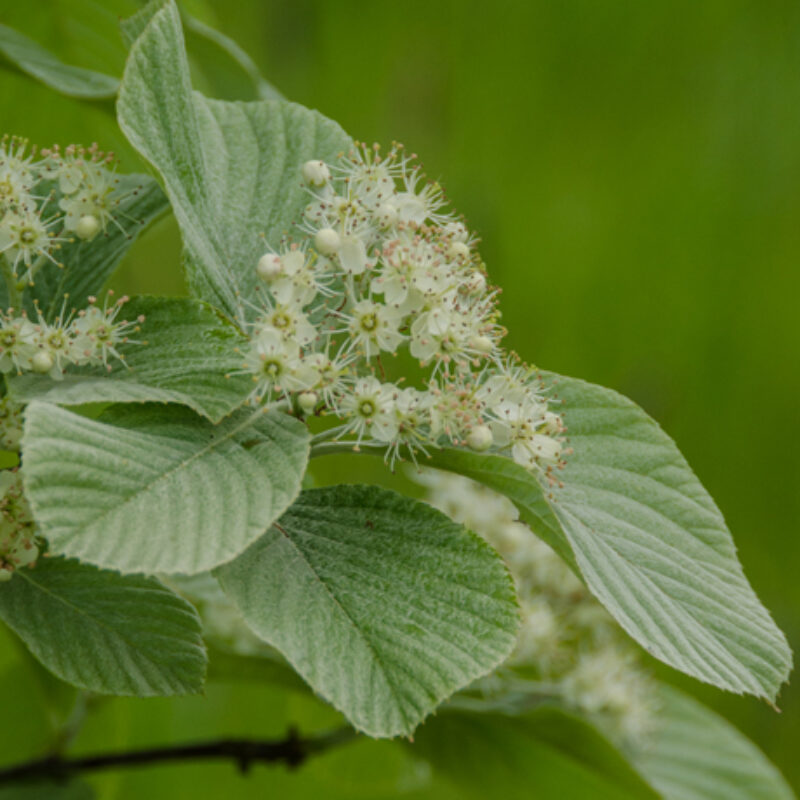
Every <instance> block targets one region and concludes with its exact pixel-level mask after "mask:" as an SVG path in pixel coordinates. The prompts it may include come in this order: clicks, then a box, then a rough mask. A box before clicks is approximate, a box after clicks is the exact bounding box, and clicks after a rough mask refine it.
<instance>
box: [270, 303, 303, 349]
mask: <svg viewBox="0 0 800 800" xmlns="http://www.w3.org/2000/svg"><path fill="white" fill-rule="evenodd" d="M255 328H256V336H259V335H260V334H261V332H264V331H267V330H270V329H271V330H273V331H275V332H276V333H278V334H279V335H280V336H283V337H284V338H286V339H292V340H294V341H295V342H296V343H297V344H299V345H308V344H311V342H313V341H314V339H315V338H316V336H317V329H316V328H315V327H314V325H312V324H311V323H310V322H309V321H308V317H306V315H305V314H304V313H303V312H302V311H301V310H300V306H299V304H297V303H292V304H291V305H286V304H284V303H276V304H275V305H274V306H273V307H272V308H267V310H266V312H265V313H264V314H263V316H261V317H260V319H259V320H258V322H257V323H256V325H255Z"/></svg>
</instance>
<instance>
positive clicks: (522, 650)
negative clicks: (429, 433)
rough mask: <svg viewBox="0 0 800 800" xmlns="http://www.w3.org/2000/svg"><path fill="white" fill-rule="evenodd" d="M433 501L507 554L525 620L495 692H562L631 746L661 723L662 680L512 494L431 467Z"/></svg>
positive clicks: (489, 686) (491, 687)
mask: <svg viewBox="0 0 800 800" xmlns="http://www.w3.org/2000/svg"><path fill="white" fill-rule="evenodd" d="M414 477H415V478H416V479H417V480H419V481H420V482H421V483H423V484H424V485H425V486H427V490H428V492H427V500H428V502H430V503H431V504H432V505H434V506H435V507H437V508H438V509H440V510H441V511H443V512H444V513H445V514H447V515H448V516H450V517H451V518H452V519H454V520H456V521H457V522H461V523H463V524H465V525H466V526H467V527H468V528H470V530H473V531H475V533H478V534H479V535H481V536H483V537H484V538H485V539H486V540H487V541H488V542H489V544H491V545H492V546H493V547H494V548H495V549H496V550H497V551H498V552H499V553H500V555H501V556H502V557H503V559H504V560H505V561H506V564H507V565H508V567H509V570H510V571H511V574H512V576H513V578H514V581H515V583H516V587H517V594H518V597H519V601H520V605H521V609H522V626H521V629H520V633H519V638H518V641H517V646H516V649H515V651H514V653H513V654H512V656H511V657H510V659H509V660H508V661H507V662H506V664H505V665H504V666H503V667H502V668H501V669H500V671H499V672H498V673H497V674H496V675H495V676H493V677H492V678H491V679H489V680H487V681H486V682H485V683H484V690H485V691H487V692H488V693H490V694H494V693H502V692H503V691H504V690H507V689H508V688H509V687H513V690H514V691H522V692H527V693H529V694H532V695H534V696H535V695H537V694H541V695H543V696H546V697H553V696H556V697H558V698H559V699H560V700H561V701H562V702H564V703H565V704H566V705H567V706H569V707H571V708H574V709H575V710H577V711H579V712H581V713H583V714H586V715H587V716H589V717H590V718H591V719H593V720H594V721H595V722H596V723H597V724H598V725H599V726H600V727H602V728H603V729H604V730H605V731H606V732H607V733H608V734H609V735H610V736H612V737H613V738H615V739H617V740H618V741H620V742H622V743H624V744H628V745H631V746H636V745H641V744H642V742H643V741H646V738H647V735H648V733H650V732H651V731H652V729H653V727H654V725H655V720H656V717H655V715H656V712H657V710H658V703H657V699H656V694H655V686H654V684H653V682H652V680H651V678H650V677H649V675H648V674H647V673H646V672H645V670H644V669H643V668H642V667H641V666H640V664H639V663H638V661H637V653H636V651H635V649H634V648H633V647H632V646H631V645H630V643H629V642H628V641H627V640H626V639H625V637H624V635H623V634H622V631H621V630H620V628H619V626H618V625H617V624H616V623H615V622H614V620H613V619H612V618H611V617H610V616H609V615H608V614H607V613H606V611H605V610H604V609H603V608H602V607H601V606H600V604H599V603H598V602H597V601H596V600H595V599H594V598H593V597H592V596H591V595H590V594H589V592H588V590H587V589H586V587H585V586H584V585H583V584H582V583H581V581H580V580H579V579H578V578H577V577H576V576H575V575H574V574H573V573H572V571H571V570H570V569H569V567H567V566H566V564H565V563H564V562H563V561H562V560H561V558H559V556H558V555H556V553H555V552H553V550H552V549H551V548H550V547H548V546H547V545H546V544H544V542H542V541H541V540H539V539H538V538H536V537H535V536H534V535H533V534H532V533H531V531H530V530H529V529H528V528H527V527H526V526H525V525H523V524H522V523H521V522H519V521H518V518H517V513H516V509H515V508H514V506H513V505H512V504H511V503H510V501H508V500H507V499H506V498H504V497H502V496H501V495H498V494H497V493H495V492H493V491H491V490H489V489H487V488H485V487H483V486H481V485H479V484H476V483H474V482H473V481H471V480H469V479H468V478H463V477H461V476H458V475H451V474H447V473H444V472H438V471H433V470H425V471H424V472H422V473H420V474H418V475H417V474H415V476H414Z"/></svg>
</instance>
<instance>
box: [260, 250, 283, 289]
mask: <svg viewBox="0 0 800 800" xmlns="http://www.w3.org/2000/svg"><path fill="white" fill-rule="evenodd" d="M282 272H283V264H282V263H281V259H280V256H276V255H275V254H274V253H265V254H264V255H263V256H261V258H259V259H258V264H257V265H256V274H257V275H258V277H259V278H261V280H262V281H265V282H266V283H269V282H270V281H274V280H275V278H277V277H278V275H280V274H281V273H282Z"/></svg>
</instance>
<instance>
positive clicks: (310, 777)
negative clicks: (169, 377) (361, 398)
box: [0, 0, 800, 800]
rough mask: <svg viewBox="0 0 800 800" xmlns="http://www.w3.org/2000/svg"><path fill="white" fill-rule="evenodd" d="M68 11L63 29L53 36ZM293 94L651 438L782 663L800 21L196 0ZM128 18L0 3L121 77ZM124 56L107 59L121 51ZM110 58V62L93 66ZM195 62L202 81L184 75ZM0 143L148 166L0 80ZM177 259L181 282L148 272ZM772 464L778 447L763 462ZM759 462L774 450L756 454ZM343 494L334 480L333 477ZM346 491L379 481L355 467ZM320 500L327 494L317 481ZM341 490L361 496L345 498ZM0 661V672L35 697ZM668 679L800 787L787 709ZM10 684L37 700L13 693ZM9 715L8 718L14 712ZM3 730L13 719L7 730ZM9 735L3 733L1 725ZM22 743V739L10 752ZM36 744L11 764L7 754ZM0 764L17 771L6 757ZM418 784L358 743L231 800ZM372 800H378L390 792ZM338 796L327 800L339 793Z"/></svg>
mask: <svg viewBox="0 0 800 800" xmlns="http://www.w3.org/2000/svg"><path fill="white" fill-rule="evenodd" d="M67 7H68V9H69V12H70V15H71V17H72V21H71V22H70V21H67V20H66V18H65V15H63V14H60V13H59V12H60V11H61V10H63V9H64V8H67ZM186 7H187V8H190V9H191V11H192V13H194V14H195V15H196V16H198V17H199V18H200V19H202V20H203V21H205V22H209V23H213V24H214V25H215V26H217V27H218V28H219V29H220V30H221V31H222V32H223V33H225V34H227V35H229V36H231V37H232V38H233V39H235V40H236V41H237V42H238V43H240V44H241V45H242V46H243V48H244V49H245V50H246V51H247V52H248V53H249V54H250V55H251V56H252V57H253V58H254V60H255V62H256V64H257V65H258V66H259V67H260V68H261V70H262V73H263V74H264V75H265V76H266V77H267V78H268V79H269V81H270V82H271V83H273V84H274V85H275V86H276V87H277V88H278V89H279V90H280V91H281V92H282V93H283V94H284V95H285V96H287V97H290V98H292V99H294V100H297V101H299V102H301V103H303V104H305V105H308V106H310V107H313V108H319V109H320V110H321V111H322V112H323V113H325V114H327V115H329V116H331V117H333V118H335V119H337V120H338V121H339V122H341V123H342V125H343V127H344V128H345V129H346V130H348V131H349V132H351V133H352V134H353V135H354V136H356V137H357V138H360V139H363V140H366V141H371V140H373V139H374V140H378V141H382V142H386V143H388V142H389V141H391V140H392V139H399V140H401V141H404V142H405V143H406V144H407V145H408V146H409V148H410V149H413V150H415V151H417V152H419V153H420V154H421V156H422V157H423V160H424V162H425V164H426V165H427V167H428V169H429V172H430V173H431V175H432V177H435V178H440V177H441V178H442V179H444V181H445V185H446V186H447V189H448V192H449V195H450V197H451V199H452V200H453V202H454V204H455V205H456V207H457V208H459V209H460V210H461V211H463V212H464V213H465V214H466V215H467V217H468V218H469V220H470V222H471V224H472V226H473V227H475V228H476V229H478V230H479V231H480V233H481V234H482V236H483V238H484V244H483V247H482V251H483V255H484V257H485V258H486V261H487V264H488V267H489V271H490V274H491V275H492V276H493V277H494V278H495V280H496V281H497V282H498V283H500V284H501V285H503V287H504V289H505V293H504V296H503V302H502V308H503V310H504V312H505V315H506V322H507V324H508V326H509V328H510V330H511V331H512V334H511V336H510V340H511V341H510V342H509V343H510V345H511V346H513V347H515V348H516V349H517V350H519V352H520V353H521V355H522V356H523V357H525V358H528V359H535V360H536V362H537V363H538V364H540V365H541V366H543V367H547V368H552V369H555V370H557V371H559V372H563V373H566V374H577V375H582V376H585V377H586V378H587V379H589V380H592V381H595V382H597V383H601V384H604V385H608V386H611V387H614V388H616V389H618V390H620V391H622V392H624V393H625V394H627V395H629V396H630V397H632V398H633V399H634V400H636V401H637V402H639V403H640V404H641V405H643V406H644V407H645V409H646V410H647V411H648V412H650V413H651V414H653V415H654V416H655V417H657V418H658V419H659V420H660V421H661V423H662V424H663V426H664V427H665V428H666V430H667V431H668V432H669V433H670V434H671V435H672V436H673V437H674V438H675V439H676V441H677V442H678V444H679V446H680V447H681V449H682V451H683V452H684V453H685V455H686V456H687V459H688V460H689V461H690V463H692V464H693V466H694V468H695V470H696V472H697V473H698V475H699V476H700V478H701V479H702V480H703V482H704V483H705V485H706V486H707V487H708V489H709V490H710V492H711V493H712V494H713V495H714V497H715V498H716V500H717V502H718V504H719V505H720V507H721V508H723V509H725V511H726V516H727V521H728V523H729V527H730V528H731V529H732V530H733V532H734V535H735V537H736V541H737V543H738V546H739V549H740V553H741V558H742V561H743V562H744V563H745V564H746V565H747V572H748V577H749V578H750V580H751V581H752V583H753V584H754V586H755V587H756V589H757V590H758V592H759V594H760V596H761V598H762V600H763V601H764V603H765V605H766V606H767V607H769V608H770V609H772V611H773V613H774V616H775V618H776V621H777V622H778V624H779V625H780V626H781V627H782V628H783V629H784V630H785V631H786V632H787V634H788V636H789V639H790V642H791V643H793V645H794V648H795V649H797V648H798V646H799V645H800V583H798V582H797V581H796V578H795V574H794V571H795V565H796V564H797V563H798V561H799V560H800V539H798V537H797V519H798V517H800V513H799V512H800V492H798V491H797V486H798V484H799V483H800V467H798V464H799V463H800V462H799V461H798V458H797V455H796V450H797V447H796V445H797V443H798V442H800V415H798V413H797V410H796V403H797V401H796V397H797V394H798V390H799V389H800V385H799V384H800V371H799V370H798V369H797V365H798V363H800V326H798V324H797V319H796V308H797V298H798V296H800V265H799V264H798V261H800V224H798V220H800V189H798V187H800V146H798V130H800V80H798V77H797V76H798V74H800V70H798V67H800V47H798V45H800V7H798V6H797V5H796V4H795V3H792V2H790V0H776V2H774V3H769V4H754V3H745V2H740V0H709V2H705V3H702V4H698V3H691V2H688V0H654V2H652V3H632V2H621V1H620V2H610V3H591V2H589V1H588V0H571V2H567V3H552V2H546V0H535V2H531V3H525V4H523V3H517V2H511V0H504V2H500V3H495V4H487V3H479V2H477V0H458V1H456V0H447V2H444V1H441V2H436V3H430V2H422V0H409V1H408V2H406V3H405V4H403V6H402V8H400V7H398V6H397V5H396V4H389V3H373V4H368V3H365V2H356V0H340V2H337V3H330V2H325V0H237V2H236V3H235V4H232V3H229V2H223V1H222V0H205V1H204V2H203V0H195V2H192V3H187V4H186ZM136 8H137V4H136V3H135V2H134V0H110V1H109V2H103V3H100V2H99V1H98V0H38V1H37V2H36V3H35V4H31V3H27V4H23V3H18V2H16V0H0V22H2V23H3V24H6V25H9V26H12V27H14V28H16V29H18V30H23V31H25V33H26V34H28V35H29V36H31V37H33V38H35V39H36V40H37V41H39V42H40V43H41V44H43V45H45V46H47V47H48V48H49V49H51V50H52V51H53V52H55V53H56V54H58V55H59V56H60V57H61V58H62V59H63V60H64V61H65V62H67V63H70V64H75V65H77V66H82V67H86V68H89V69H96V70H99V71H102V72H105V73H108V74H111V75H119V74H120V73H121V68H122V63H123V60H124V46H123V44H122V40H121V38H120V37H119V35H118V33H117V27H116V25H117V17H118V16H120V15H127V14H129V13H131V12H133V11H135V10H136ZM115 37H116V38H115ZM113 42H117V43H118V44H116V45H113V44H111V43H113ZM196 66H197V65H196ZM0 119H2V120H3V125H2V127H3V128H4V129H5V128H7V129H9V130H10V131H11V132H14V133H19V134H23V135H27V136H30V137H31V138H32V139H33V140H34V141H37V142H39V143H40V144H43V145H44V144H48V143H50V142H51V141H52V140H53V139H54V137H58V138H59V139H60V140H75V141H82V142H85V143H89V142H91V141H92V140H95V139H96V140H98V141H100V143H101V145H102V146H103V147H104V148H108V149H114V150H116V151H117V152H118V154H119V156H120V157H121V159H122V162H123V167H124V169H125V170H127V171H142V170H143V169H144V167H143V165H142V162H141V161H140V160H139V159H138V157H137V156H136V155H135V153H133V151H132V150H131V148H130V147H129V146H128V145H127V144H126V143H125V142H124V139H123V137H122V134H121V133H120V132H119V130H118V128H117V127H116V123H115V122H114V120H113V117H112V116H111V115H110V114H109V109H108V107H107V106H105V105H104V104H102V103H99V104H97V103H95V104H92V103H81V102H76V101H74V100H69V99H67V98H64V97H60V96H58V95H55V94H54V93H52V92H50V91H48V90H47V89H46V88H45V87H43V86H39V85H37V84H35V83H34V82H32V81H31V80H30V79H28V78H27V77H25V76H23V75H21V74H13V73H11V72H8V71H5V70H3V71H2V72H0ZM179 252H180V247H179V244H178V239H177V234H176V232H175V228H174V224H173V223H172V222H169V221H165V222H164V223H162V224H160V226H159V227H157V228H156V229H155V230H154V231H152V232H150V233H149V234H147V235H146V236H145V237H143V240H142V242H140V243H139V244H137V246H136V247H135V248H134V250H133V252H132V254H131V255H130V256H129V257H128V259H127V261H126V264H125V266H124V267H123V269H122V270H121V271H120V273H119V274H118V276H117V277H116V279H115V283H116V284H118V285H120V286H124V287H125V289H126V291H129V292H135V291H143V290H148V291H155V292H159V293H179V292H181V291H182V287H183V282H182V278H181V276H180V274H179V272H178V269H177V264H178V261H179ZM170 258H172V259H173V261H174V263H175V265H176V269H175V271H174V272H171V273H168V272H167V271H166V270H165V269H164V268H163V264H164V262H165V259H170ZM779 442H780V443H783V444H782V445H781V444H777V443H779ZM773 443H776V444H773ZM324 466H325V468H326V470H329V471H330V473H331V474H334V470H335V469H336V467H335V466H334V465H333V461H332V460H331V464H330V465H328V464H326V465H324ZM353 468H354V469H358V468H361V469H362V470H363V475H362V477H363V479H365V480H370V479H372V480H374V479H375V476H374V474H373V473H372V470H373V465H372V464H370V463H368V462H367V461H365V462H363V463H362V462H360V463H358V464H354V465H353ZM317 477H318V480H319V481H320V482H324V481H325V480H326V475H325V474H324V473H323V471H322V469H319V470H318V476H317ZM353 477H355V476H353ZM10 647H11V645H9V644H6V643H5V642H4V643H3V646H2V657H0V664H2V665H3V668H4V669H5V670H10V671H15V672H14V674H15V675H16V674H18V675H19V683H18V685H20V686H24V687H25V692H29V693H31V694H32V695H35V693H36V692H38V691H41V690H40V689H39V688H37V687H36V686H35V685H33V684H34V683H35V680H34V678H33V677H31V676H30V674H29V673H26V672H24V668H23V666H22V665H21V662H19V661H17V660H15V656H13V655H12V651H11V650H10V649H9V648H10ZM664 674H665V676H666V677H668V678H669V679H671V680H673V681H679V682H681V683H682V685H683V686H684V687H685V688H686V687H688V688H690V689H691V691H692V692H694V693H696V694H698V695H700V696H701V697H702V699H703V700H704V701H705V702H707V703H708V704H710V705H711V706H712V707H714V708H716V709H717V710H719V711H721V712H722V713H723V714H724V715H725V716H727V717H728V718H729V719H730V720H732V721H733V722H734V723H735V724H737V725H738V726H739V727H741V728H742V729H743V730H744V731H745V732H746V733H747V734H748V735H749V736H751V737H752V738H753V739H754V741H756V742H757V743H758V744H759V745H760V746H761V747H762V748H763V749H764V751H765V752H766V753H767V755H768V756H770V758H772V759H773V761H774V762H775V763H776V764H777V765H778V766H779V767H780V768H781V769H782V770H783V771H784V773H785V774H786V775H787V777H788V778H789V779H790V781H793V782H794V783H800V764H798V763H797V760H796V755H795V754H796V751H797V747H798V740H800V689H798V688H797V687H796V686H790V687H787V688H786V689H785V690H784V693H783V696H782V698H781V699H780V701H779V705H780V707H781V708H782V709H783V711H784V714H783V715H781V716H776V715H775V714H774V712H772V710H771V709H769V708H768V707H767V706H766V705H759V704H757V703H756V702H755V701H753V700H752V699H741V698H736V697H733V696H729V695H723V694H721V693H719V692H716V691H715V690H713V689H708V688H704V687H701V686H699V685H697V684H695V683H691V684H690V683H689V682H688V681H686V682H682V681H680V679H679V678H677V677H676V676H675V674H674V673H667V671H666V670H665V671H664ZM29 684H31V685H30V686H29ZM21 696H22V692H18V693H12V697H11V700H13V702H14V703H15V704H16V703H17V702H19V704H20V708H19V710H18V711H17V712H14V717H15V718H17V717H19V719H20V722H19V723H18V727H16V728H15V729H14V731H13V733H12V731H11V730H9V729H6V732H5V733H4V734H3V736H2V742H1V744H2V748H3V749H2V752H3V755H4V758H7V759H8V760H9V761H10V760H13V758H20V757H22V756H24V755H26V754H30V753H32V752H36V751H38V750H40V749H41V748H42V747H43V745H44V743H45V742H46V741H47V730H48V725H49V724H51V723H49V722H48V720H47V719H45V718H44V717H42V718H41V719H40V718H39V717H37V713H38V712H36V711H35V710H30V709H29V710H27V711H26V712H25V713H23V707H26V708H27V706H24V704H23V703H22V700H20V699H19V698H20V697H21ZM11 700H9V701H7V702H11ZM5 709H6V713H8V714H10V713H11V711H9V709H8V707H7V706H6V707H5ZM287 720H291V721H294V722H296V723H298V724H299V725H300V727H301V728H302V727H303V725H304V723H306V724H307V725H308V726H309V727H310V726H312V725H313V724H316V725H320V726H322V727H324V726H325V725H327V724H331V722H332V712H330V711H329V710H326V709H323V708H322V707H321V706H319V705H318V704H316V703H314V702H312V701H310V700H307V699H302V698H300V697H299V696H298V697H294V696H288V697H287V696H284V695H282V694H279V693H278V691H277V690H273V689H266V688H263V687H256V686H253V685H249V684H248V685H244V686H236V687H220V686H216V687H212V689H211V691H210V692H209V695H208V697H207V698H205V699H200V698H192V699H185V700H153V701H147V702H144V703H143V702H142V701H125V700H114V701H108V702H107V703H106V704H105V705H104V706H102V707H101V708H100V709H99V710H98V712H97V714H96V716H95V718H94V721H93V722H92V723H91V724H90V725H89V726H88V728H87V729H86V732H85V734H84V736H83V738H82V740H81V741H80V744H81V746H83V747H86V748H90V747H97V746H103V747H107V746H110V745H114V744H117V745H119V746H128V745H130V744H133V743H138V744H142V745H144V744H151V743H153V732H154V731H156V730H157V731H158V738H159V740H160V741H164V742H167V741H174V740H177V739H182V738H191V737H197V736H198V735H209V736H210V735H215V734H216V735H219V734H224V733H230V734H231V735H247V734H248V733H249V734H253V735H260V736H268V735H280V734H282V733H283V732H284V730H285V726H286V723H287ZM19 726H21V727H19ZM23 728H24V731H25V733H23V732H21V731H22V730H23ZM23 741H25V742H30V748H31V750H30V751H29V753H24V752H21V743H22V742H23ZM12 751H13V758H12ZM425 770H426V767H425V766H424V764H422V763H420V762H417V761H416V760H415V759H414V758H413V757H412V756H411V755H406V754H403V752H402V751H398V750H396V749H392V747H391V745H389V744H372V745H366V744H363V745H357V746H355V747H353V748H352V749H349V750H342V751H340V752H336V753H332V754H330V755H329V756H325V757H324V758H322V759H320V760H319V761H317V762H314V763H311V764H309V765H308V766H307V767H304V768H303V770H301V771H299V772H297V773H293V774H290V773H287V772H286V771H285V770H283V769H282V768H279V769H274V770H272V769H271V770H269V771H266V770H262V769H258V770H257V773H256V777H255V780H254V781H252V782H251V783H249V784H241V787H242V788H241V789H240V788H238V787H239V784H237V785H236V786H237V788H236V789H235V792H236V796H237V797H247V796H248V795H250V796H253V797H255V796H259V793H263V792H264V791H265V789H266V787H269V790H270V791H271V792H273V793H275V794H277V793H278V792H282V793H284V794H285V795H287V796H295V797H301V796H305V794H304V793H308V794H309V796H313V795H314V793H315V792H316V793H317V794H318V793H319V792H320V791H322V787H324V791H325V796H326V797H336V796H341V797H357V796H359V795H358V791H359V789H358V786H359V785H363V784H362V780H363V778H364V776H365V774H367V773H370V771H371V773H372V778H373V785H372V788H371V789H370V791H369V793H368V796H370V797H379V796H381V792H386V793H388V792H389V791H391V790H392V789H394V788H396V787H397V786H398V785H400V786H405V787H407V789H408V794H407V795H406V796H407V797H410V798H412V797H422V796H436V797H439V798H447V797H450V796H452V797H455V796H458V795H457V794H456V793H453V792H452V790H451V789H449V788H448V787H445V786H443V785H442V786H437V787H435V792H432V794H430V795H425V794H422V793H421V792H422V789H421V788H420V787H422V786H423V785H424V780H423V778H424V775H425ZM188 775H189V773H188V772H187V770H186V768H184V767H178V768H163V769H158V770H148V771H147V772H142V773H131V774H125V775H122V774H115V775H109V776H103V777H102V778H100V784H101V785H105V786H108V787H109V788H110V787H112V786H116V787H117V788H119V789H120V791H119V793H118V794H117V795H116V796H118V797H120V798H127V797H131V798H133V797H140V796H143V795H145V794H147V796H148V797H151V798H152V799H153V800H156V795H155V794H154V793H153V788H152V787H154V786H157V787H159V788H158V791H159V793H160V794H159V796H163V797H169V798H181V797H187V798H188V797H192V798H194V797H195V796H196V788H193V787H195V786H196V784H195V781H198V782H200V781H202V783H203V787H204V790H205V791H207V792H209V796H211V795H212V794H213V792H214V791H217V792H218V793H220V794H222V793H230V792H231V785H232V784H231V781H232V780H235V778H234V775H233V768H232V767H230V766H211V767H202V768H198V769H197V770H196V771H194V772H193V773H192V775H193V779H189V777H188ZM381 787H383V788H381ZM337 793H338V794H337Z"/></svg>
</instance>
